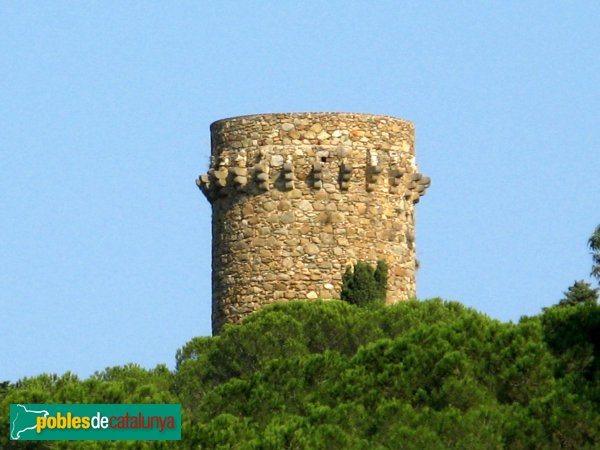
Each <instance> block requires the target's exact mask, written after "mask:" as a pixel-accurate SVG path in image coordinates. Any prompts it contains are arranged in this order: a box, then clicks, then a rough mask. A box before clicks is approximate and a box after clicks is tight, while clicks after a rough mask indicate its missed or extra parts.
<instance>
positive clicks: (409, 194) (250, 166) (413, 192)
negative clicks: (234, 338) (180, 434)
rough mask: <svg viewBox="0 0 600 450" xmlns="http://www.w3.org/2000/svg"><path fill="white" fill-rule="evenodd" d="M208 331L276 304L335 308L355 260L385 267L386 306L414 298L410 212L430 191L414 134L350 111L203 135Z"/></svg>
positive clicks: (227, 122)
mask: <svg viewBox="0 0 600 450" xmlns="http://www.w3.org/2000/svg"><path fill="white" fill-rule="evenodd" d="M196 183H197V185H198V187H199V188H200V189H201V190H202V192H203V193H204V195H205V196H206V198H207V199H208V200H209V201H210V203H211V205H212V208H213V222H212V235H213V273H212V284H213V330H214V331H215V332H218V330H219V329H220V328H221V326H222V325H223V324H224V323H226V322H238V321H239V320H241V319H242V318H243V317H244V316H246V315H247V314H249V313H250V312H252V311H254V310H256V309H258V308H260V307H261V306H263V305H265V304H268V303H272V302H274V301H281V300H290V299H307V298H308V299H316V298H339V295H340V290H341V277H342V273H343V271H344V269H345V267H346V265H348V264H352V263H354V262H355V261H357V260H364V261H368V262H371V263H375V262H376V261H377V260H379V259H384V260H385V261H386V262H387V263H388V266H389V268H390V271H389V280H388V293H389V294H388V301H390V302H395V301H399V300H403V299H408V298H411V297H414V295H415V290H416V288H415V270H416V261H415V247H414V241H415V231H414V204H415V203H417V202H418V201H419V199H420V197H421V196H422V195H424V194H425V192H426V190H427V188H428V187H429V185H430V183H431V181H430V179H429V178H428V177H425V176H423V175H422V174H421V173H420V172H419V170H418V168H417V165H416V162H415V152H414V125H413V124H412V123H411V122H408V121H406V120H402V119H396V118H393V117H388V116H377V115H368V114H353V113H288V114H263V115H252V116H242V117H235V118H231V119H224V120H219V121H217V122H214V123H213V124H212V125H211V158H210V165H209V168H208V171H207V172H206V173H205V174H204V175H201V176H200V177H199V178H198V180H197V181H196Z"/></svg>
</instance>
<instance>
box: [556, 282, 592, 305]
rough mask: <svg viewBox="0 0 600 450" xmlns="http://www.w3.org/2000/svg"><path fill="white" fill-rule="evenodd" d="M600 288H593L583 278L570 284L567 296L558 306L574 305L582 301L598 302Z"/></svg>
mask: <svg viewBox="0 0 600 450" xmlns="http://www.w3.org/2000/svg"><path fill="white" fill-rule="evenodd" d="M598 291H599V289H592V287H591V286H590V284H589V283H586V282H585V281H583V280H580V281H576V282H575V283H573V286H570V287H569V289H568V290H567V292H564V294H565V297H564V298H563V299H561V300H560V301H559V302H558V306H573V305H579V304H581V303H596V301H597V300H598Z"/></svg>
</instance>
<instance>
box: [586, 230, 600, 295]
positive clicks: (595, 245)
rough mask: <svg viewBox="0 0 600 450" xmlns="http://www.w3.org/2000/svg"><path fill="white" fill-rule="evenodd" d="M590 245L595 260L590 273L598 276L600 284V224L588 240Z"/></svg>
mask: <svg viewBox="0 0 600 450" xmlns="http://www.w3.org/2000/svg"><path fill="white" fill-rule="evenodd" d="M588 245H589V247H590V249H591V250H592V260H593V261H594V265H593V266H592V272H591V274H590V275H592V276H593V277H595V278H597V279H598V284H600V225H598V226H597V227H596V229H595V230H594V234H592V236H591V237H590V239H589V240H588Z"/></svg>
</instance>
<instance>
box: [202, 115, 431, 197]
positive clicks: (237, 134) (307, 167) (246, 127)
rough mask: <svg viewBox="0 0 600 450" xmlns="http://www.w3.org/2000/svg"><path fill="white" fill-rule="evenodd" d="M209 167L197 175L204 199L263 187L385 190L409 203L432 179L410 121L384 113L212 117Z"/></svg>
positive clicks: (260, 191) (256, 192)
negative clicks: (420, 166)
mask: <svg viewBox="0 0 600 450" xmlns="http://www.w3.org/2000/svg"><path fill="white" fill-rule="evenodd" d="M211 132H212V154H211V162H210V167H209V170H208V172H207V173H206V174H205V175H201V176H200V177H199V178H198V180H197V182H196V183H197V185H198V187H199V188H200V189H201V190H202V192H203V193H204V194H205V195H206V197H207V199H208V200H209V201H210V202H213V201H214V200H215V199H216V198H219V197H223V196H228V195H238V194H240V193H245V194H250V195H257V194H260V193H262V192H264V191H268V190H269V189H278V190H280V191H292V190H294V189H313V190H320V189H324V190H325V191H327V192H330V193H332V192H335V191H340V192H344V191H350V192H352V191H354V190H360V189H365V190H367V191H369V192H371V191H373V190H375V189H383V190H386V191H387V192H388V193H390V194H397V195H403V196H404V197H405V198H407V199H408V198H410V199H411V200H413V201H414V202H417V201H418V199H419V198H420V197H421V196H422V195H424V193H425V190H426V188H427V187H429V185H430V180H429V178H428V177H424V176H422V175H421V174H419V173H418V171H417V169H416V165H415V159H414V149H413V138H412V137H413V135H414V126H413V124H412V123H410V122H408V121H405V120H401V119H395V118H391V117H387V116H374V115H365V114H350V113H339V114H335V113H291V114H267V115H254V116H243V117H237V118H233V119H225V120H220V121H217V122H215V123H213V124H212V126H211Z"/></svg>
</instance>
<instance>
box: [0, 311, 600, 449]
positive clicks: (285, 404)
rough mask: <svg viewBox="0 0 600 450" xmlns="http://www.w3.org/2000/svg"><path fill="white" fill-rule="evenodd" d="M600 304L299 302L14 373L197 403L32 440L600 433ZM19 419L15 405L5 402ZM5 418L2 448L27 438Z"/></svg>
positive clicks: (91, 390) (250, 444) (522, 439)
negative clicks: (120, 351)
mask: <svg viewBox="0 0 600 450" xmlns="http://www.w3.org/2000/svg"><path fill="white" fill-rule="evenodd" d="M599 327H600V307H599V306H598V305H596V304H595V303H591V302H583V303H579V304H577V305H575V306H564V307H560V308H559V307H553V308H548V309H547V310H545V311H544V313H543V314H542V315H540V316H536V317H530V318H523V319H522V320H521V321H520V322H519V323H517V324H513V323H501V322H499V321H496V320H492V319H490V318H489V317H487V316H485V315H483V314H480V313H478V312H476V311H474V310H472V309H468V308H465V307H464V306H462V305H461V304H459V303H456V302H443V301H441V300H429V301H425V302H417V301H409V302H401V303H399V304H396V305H393V306H388V307H385V306H382V305H374V306H373V307H370V308H361V307H357V306H355V305H351V304H349V303H347V302H340V301H327V302H319V301H317V302H290V303H287V304H275V305H272V306H270V307H267V308H264V309H263V310H261V311H259V312H257V313H255V314H252V315H251V316H250V317H248V319H247V320H245V322H244V323H243V324H242V325H236V326H226V327H225V328H224V330H223V332H222V333H221V334H220V335H219V336H216V337H212V338H207V337H202V338H195V339H193V340H192V341H190V342H189V343H187V344H186V345H185V346H184V347H182V348H181V349H180V350H179V351H178V352H177V357H176V364H177V365H176V370H175V371H174V372H171V371H169V370H167V369H166V368H165V367H163V366H159V367H157V368H156V369H153V370H145V369H142V368H140V367H138V366H135V365H128V366H124V367H114V368H109V369H106V370H105V371H103V372H99V373H97V374H94V375H93V376H92V377H90V378H88V379H86V380H79V379H78V378H77V377H76V376H74V375H72V374H68V373H67V374H65V375H63V376H60V377H59V376H56V375H40V376H38V377H34V378H27V379H23V380H20V381H19V382H17V383H14V384H2V385H0V388H1V389H0V408H4V411H7V410H8V404H9V403H15V402H24V403H25V402H26V403H32V402H38V403H41V402H48V403H51V402H80V403H88V402H89V403H91V402H97V403H103V402H118V403H121V402H123V403H136V402H156V403H181V404H182V408H183V440H182V441H181V442H176V443H169V445H166V444H163V443H160V442H85V441H81V442H47V443H42V444H40V443H35V445H30V446H28V445H27V443H25V442H21V443H19V448H49V449H58V448H82V449H83V448H85V449H88V448H94V449H95V448H103V449H104V448H109V449H111V448H184V449H187V448H190V449H191V448H194V449H195V448H200V449H280V448H296V449H396V448H403V449H427V450H429V449H447V448H465V449H466V448H468V449H485V450H487V449H503V448H511V449H546V448H572V449H593V448H598V443H600V431H599V430H600V388H599V387H598V386H599V384H600V383H599V381H600V375H599V373H600V371H599V368H600V363H599V362H598V361H600V343H599V338H598V337H599V335H600V331H599ZM0 423H1V424H2V426H3V427H4V429H5V430H7V429H8V417H7V416H6V415H2V416H0ZM7 437H8V433H7V432H5V433H3V434H0V448H16V445H14V444H15V443H11V442H10V441H8V440H7V439H6V438H7Z"/></svg>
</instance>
